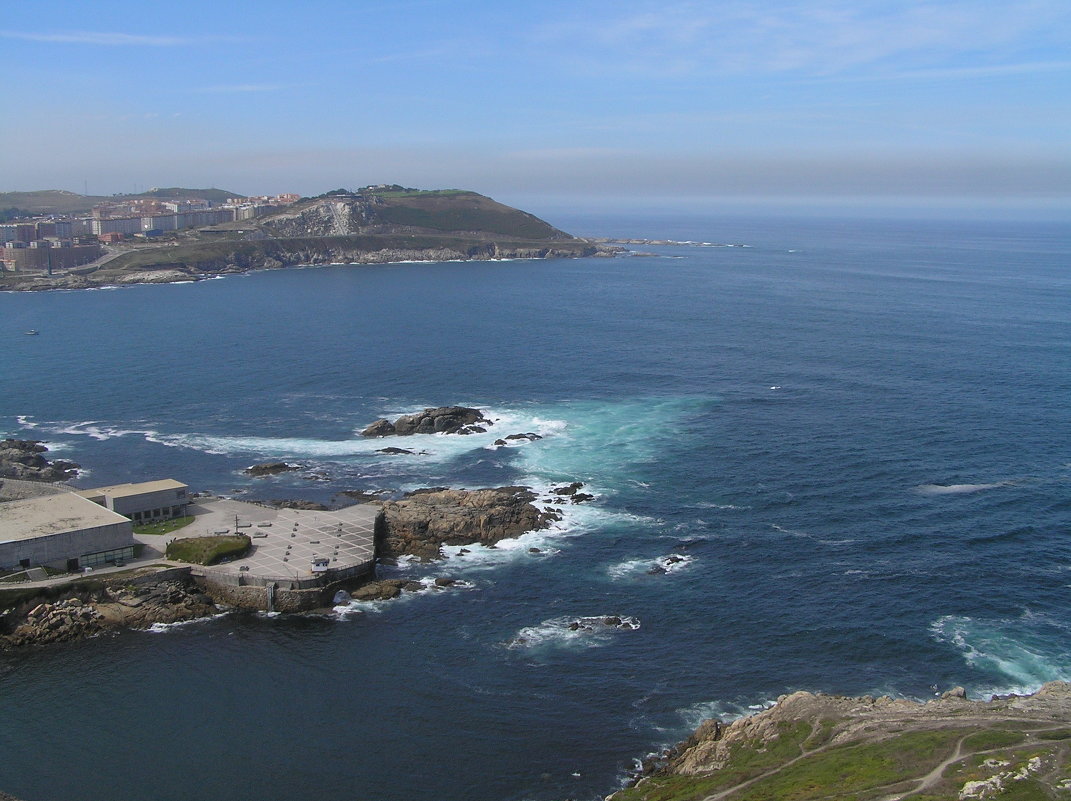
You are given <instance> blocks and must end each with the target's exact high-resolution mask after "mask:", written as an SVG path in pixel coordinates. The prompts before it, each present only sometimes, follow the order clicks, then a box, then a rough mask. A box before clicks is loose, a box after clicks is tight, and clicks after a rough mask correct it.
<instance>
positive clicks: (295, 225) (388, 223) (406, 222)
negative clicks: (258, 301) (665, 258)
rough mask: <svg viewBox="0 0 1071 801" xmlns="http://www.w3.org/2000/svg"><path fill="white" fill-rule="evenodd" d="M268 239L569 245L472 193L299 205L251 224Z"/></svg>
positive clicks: (382, 195)
mask: <svg viewBox="0 0 1071 801" xmlns="http://www.w3.org/2000/svg"><path fill="white" fill-rule="evenodd" d="M256 227H257V228H258V229H259V230H260V231H262V232H264V233H265V234H267V235H268V236H272V237H283V238H286V237H307V236H353V235H394V234H430V235H440V234H455V235H456V234H461V235H466V236H470V237H473V236H475V237H480V238H503V237H504V238H508V239H522V240H535V241H549V242H555V241H569V240H572V239H573V237H571V236H570V235H569V234H566V233H565V232H563V231H559V230H558V229H557V228H555V227H554V226H552V225H550V224H548V223H546V222H544V221H543V220H540V219H539V218H538V217H535V216H534V215H532V214H528V213H527V212H524V211H520V210H519V209H515V208H512V207H510V206H506V205H504V204H502V203H498V202H497V201H494V200H492V199H491V198H489V197H485V196H484V195H480V194H477V193H476V192H464V191H459V190H445V191H434V192H422V191H417V190H402V189H400V188H399V189H398V190H392V191H359V192H355V193H351V194H336V195H331V196H328V197H323V198H315V199H312V200H307V201H301V202H299V203H296V204H295V205H293V206H291V207H288V208H286V209H284V210H282V211H279V212H276V213H275V214H272V215H269V216H267V217H264V218H262V219H260V220H258V221H257V222H256Z"/></svg>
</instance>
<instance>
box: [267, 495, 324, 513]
mask: <svg viewBox="0 0 1071 801" xmlns="http://www.w3.org/2000/svg"><path fill="white" fill-rule="evenodd" d="M264 503H265V505H267V506H271V507H272V508H274V509H302V510H304V511H306V512H326V511H327V509H328V507H327V506H326V505H324V504H322V503H320V502H319V501H307V500H305V499H304V498H273V499H271V500H269V501H264Z"/></svg>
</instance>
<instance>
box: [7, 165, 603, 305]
mask: <svg viewBox="0 0 1071 801" xmlns="http://www.w3.org/2000/svg"><path fill="white" fill-rule="evenodd" d="M184 191H185V190H184ZM216 191H218V190H216ZM9 194H12V193H9ZM18 194H20V195H22V194H25V195H28V196H29V195H33V196H36V195H40V194H42V193H18ZM224 194H227V195H230V194H231V193H224ZM50 197H51V196H50ZM87 200H89V199H87ZM8 202H12V203H18V202H23V204H24V205H29V204H28V203H26V202H24V201H19V200H18V199H17V198H14V197H12V198H10V199H9V201H8ZM70 202H71V201H70V200H69V199H68V203H70ZM186 202H192V201H186ZM204 202H206V203H207V202H209V201H204ZM196 213H199V214H201V215H202V216H204V217H205V219H208V218H209V217H208V216H207V215H211V214H216V216H218V217H219V221H214V222H212V223H211V224H206V225H199V226H191V227H188V228H179V229H176V230H168V231H160V230H158V229H148V230H145V231H143V230H142V227H143V226H144V225H154V224H155V223H153V222H151V220H154V219H156V218H155V217H141V218H138V217H131V218H129V219H130V222H131V227H132V230H133V229H136V230H137V233H136V234H130V235H126V234H122V233H119V232H118V231H116V232H112V233H108V234H100V235H88V236H86V237H82V239H85V242H82V241H81V239H79V241H78V242H74V240H71V241H70V242H66V241H65V242H60V241H59V240H57V241H56V242H51V241H48V240H35V241H31V242H23V243H11V245H10V246H6V247H5V248H4V252H5V254H6V253H7V252H8V251H9V250H10V251H11V258H10V260H9V259H8V257H7V256H5V262H4V264H5V265H7V268H6V269H5V270H4V271H2V272H0V291H13V290H46V289H88V288H93V287H102V286H123V285H127V284H142V283H176V282H188V281H198V280H203V279H206V278H212V277H216V276H221V275H229V274H235V273H245V272H250V271H254V270H265V269H279V268H283V267H291V266H297V265H301V266H308V265H326V264H354V265H358V264H385V263H395V262H407V261H465V260H505V259H546V258H579V257H587V256H607V255H613V254H615V253H616V252H618V251H620V250H621V249H620V248H617V247H613V246H610V245H607V244H605V243H597V242H594V241H591V240H587V239H581V238H578V237H575V236H572V235H570V234H567V233H565V232H564V231H561V230H559V229H557V228H555V227H554V226H552V225H550V224H549V223H547V222H545V221H543V220H541V219H539V218H538V217H536V216H534V215H532V214H529V213H527V212H524V211H521V210H519V209H515V208H512V207H510V206H506V205H504V204H502V203H498V202H496V201H494V200H492V199H491V198H489V197H486V196H484V195H481V194H478V193H476V192H471V191H465V190H454V189H450V190H431V191H425V190H418V189H408V188H404V187H401V186H395V185H377V186H367V187H363V188H361V189H357V190H352V191H351V190H345V189H338V190H334V191H332V192H328V193H326V194H323V195H319V196H316V197H308V198H297V197H296V196H294V198H293V199H288V201H287V202H286V203H285V204H278V205H264V206H257V205H252V206H250V210H249V211H248V213H246V212H245V211H241V212H239V211H238V210H234V211H232V212H229V213H224V212H223V211H219V212H212V211H201V212H196ZM194 215H195V212H186V213H185V217H184V220H185V219H186V218H189V220H188V222H193V223H196V222H198V221H199V218H197V217H196V216H194ZM171 216H177V215H171ZM125 219H126V218H123V220H125ZM169 219H170V218H169ZM211 219H212V220H216V217H211ZM123 220H97V221H96V224H97V225H98V227H99V226H100V224H102V223H107V222H112V223H118V222H121V221H123ZM143 221H148V222H143ZM15 222H16V223H17V222H18V221H15ZM135 223H136V225H135ZM58 224H59V223H58V222H56V221H53V222H49V223H38V224H37V225H38V227H40V226H41V225H45V226H48V225H51V226H52V228H55V227H56V226H57V225H58ZM27 225H28V223H27ZM7 227H11V228H13V229H16V231H17V229H19V227H20V226H18V225H17V224H13V225H9V226H7ZM22 227H23V228H25V227H27V226H26V225H23V226H22ZM29 227H31V228H32V227H33V225H29ZM13 235H14V234H13ZM27 236H28V234H27ZM16 244H18V247H21V248H23V249H22V250H19V249H18V248H16V247H14V246H15V245H16ZM58 245H69V246H70V247H68V249H70V248H77V247H82V248H85V247H90V246H91V245H92V246H95V247H97V248H98V250H99V249H100V248H101V247H102V246H103V248H104V250H103V251H102V252H101V255H100V257H99V258H96V259H95V260H93V261H89V262H88V263H79V264H77V265H76V266H70V267H66V266H65V267H62V268H59V267H57V268H53V263H55V264H60V263H61V262H60V260H59V256H60V255H61V250H63V248H61V247H57V246H58ZM37 246H39V247H37ZM31 251H32V252H31ZM39 252H40V253H46V255H48V254H51V255H52V256H54V257H55V258H50V259H49V260H48V261H47V262H46V261H42V260H41V259H28V256H30V255H36V254H38V253H39ZM63 252H64V253H66V250H63ZM24 256H26V257H27V258H22V257H24ZM20 259H21V261H20ZM9 262H10V263H9ZM31 263H32V264H33V265H34V266H33V267H32V268H30V267H19V266H18V265H19V264H31ZM64 264H65V262H64Z"/></svg>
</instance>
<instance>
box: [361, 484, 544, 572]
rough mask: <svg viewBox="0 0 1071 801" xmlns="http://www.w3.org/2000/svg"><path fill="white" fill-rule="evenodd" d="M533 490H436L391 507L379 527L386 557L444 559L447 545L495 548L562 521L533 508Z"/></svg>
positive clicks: (386, 505)
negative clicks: (505, 541)
mask: <svg viewBox="0 0 1071 801" xmlns="http://www.w3.org/2000/svg"><path fill="white" fill-rule="evenodd" d="M536 497H537V496H536V495H535V493H534V492H532V491H531V490H530V489H528V488H527V487H497V488H493V489H478V490H453V489H442V488H436V489H432V490H423V491H417V492H413V493H410V494H409V495H407V496H406V497H405V498H403V499H401V500H397V501H387V502H385V503H384V504H383V511H382V514H381V515H380V518H379V520H378V521H377V527H378V530H377V539H378V542H379V553H380V556H381V557H384V558H387V559H391V558H397V557H399V556H403V555H407V554H408V555H412V556H416V557H418V558H420V559H423V560H431V559H438V558H439V557H440V556H441V551H440V549H441V547H442V546H443V545H472V544H479V545H485V546H489V545H494V544H495V543H496V542H498V541H499V540H504V539H511V538H514V537H519V536H520V535H521V534H524V533H525V532H526V531H535V530H538V529H543V528H546V527H547V526H548V525H550V523H551V522H553V521H555V520H558V519H559V518H558V516H557V515H556V514H555V513H553V512H548V511H546V510H540V509H538V508H537V507H536V506H534V505H533V503H532V502H533V501H535V500H536Z"/></svg>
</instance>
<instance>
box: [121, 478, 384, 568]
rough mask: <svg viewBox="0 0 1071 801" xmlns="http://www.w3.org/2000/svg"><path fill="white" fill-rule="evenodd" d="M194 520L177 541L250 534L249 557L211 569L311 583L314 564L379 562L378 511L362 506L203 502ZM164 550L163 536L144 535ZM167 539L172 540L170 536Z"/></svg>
mask: <svg viewBox="0 0 1071 801" xmlns="http://www.w3.org/2000/svg"><path fill="white" fill-rule="evenodd" d="M190 513H191V514H193V515H194V521H193V522H192V523H191V524H190V525H188V526H186V527H184V528H181V529H179V530H178V531H176V532H175V533H174V535H173V537H174V538H182V537H205V536H212V535H220V534H234V533H239V534H248V535H249V536H250V537H252V539H253V547H252V548H251V549H250V552H249V554H248V555H246V556H244V557H242V558H241V559H235V560H234V561H233V562H227V563H225V564H222V565H215V566H213V567H212V568H210V569H211V570H212V571H213V572H219V573H232V574H238V573H243V572H245V573H248V574H249V575H250V576H257V577H260V578H267V579H283V580H286V579H308V578H312V577H313V576H315V575H316V572H314V570H313V566H314V561H315V560H327V562H326V563H321V569H322V568H323V567H325V566H326V568H328V569H330V570H340V569H345V568H348V567H353V566H356V565H363V564H367V563H369V562H372V561H373V560H374V559H375V519H376V515H377V514H378V513H379V507H378V506H375V505H372V504H359V505H357V506H350V507H347V508H345V509H337V510H335V511H331V512H312V511H306V510H304V509H272V508H269V507H265V506H258V505H256V504H251V503H245V502H243V501H236V500H232V499H228V498H211V499H205V498H199V499H197V502H196V503H195V504H191V506H190ZM138 539H140V540H141V541H142V542H146V543H149V544H151V545H153V546H154V547H156V548H160V549H162V546H163V543H161V542H160V539H161V538H160V537H150V536H143V537H139V538H138ZM168 539H171V537H170V536H169V537H168ZM243 568H245V569H244V570H243Z"/></svg>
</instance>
